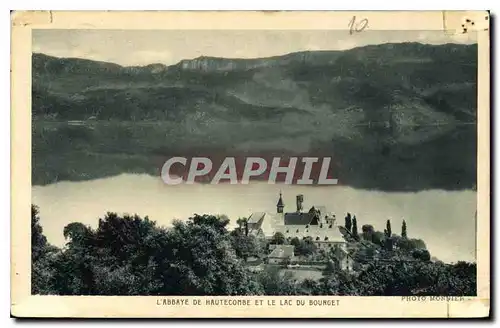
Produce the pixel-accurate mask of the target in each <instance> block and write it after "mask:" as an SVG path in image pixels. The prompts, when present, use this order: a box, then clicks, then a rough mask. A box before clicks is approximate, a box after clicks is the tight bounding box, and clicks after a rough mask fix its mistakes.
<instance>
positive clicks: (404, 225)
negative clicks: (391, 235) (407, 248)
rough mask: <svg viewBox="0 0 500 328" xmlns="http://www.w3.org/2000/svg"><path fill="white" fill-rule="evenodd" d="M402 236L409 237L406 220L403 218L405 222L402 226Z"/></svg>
mask: <svg viewBox="0 0 500 328" xmlns="http://www.w3.org/2000/svg"><path fill="white" fill-rule="evenodd" d="M401 237H403V238H405V239H406V238H408V235H407V232H406V221H405V220H403V224H402V226H401Z"/></svg>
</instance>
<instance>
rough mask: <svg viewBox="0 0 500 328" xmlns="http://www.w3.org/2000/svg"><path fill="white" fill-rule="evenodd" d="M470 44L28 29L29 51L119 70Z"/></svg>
mask: <svg viewBox="0 0 500 328" xmlns="http://www.w3.org/2000/svg"><path fill="white" fill-rule="evenodd" d="M392 42H421V43H428V44H444V43H475V42H476V40H475V34H474V33H469V34H462V35H446V34H445V33H444V32H443V31H363V32H361V33H355V34H353V35H350V34H349V31H347V30H346V31H339V30H322V31H321V30H303V31H294V30H282V31H277V30H261V31H259V30H222V31H221V30H218V31H214V30H95V29H94V30H67V29H50V30H49V29H43V30H33V44H32V50H33V52H36V53H44V54H46V55H51V56H56V57H72V58H85V59H91V60H99V61H106V62H113V63H116V64H119V65H123V66H133V65H148V64H152V63H162V64H165V65H173V64H176V63H178V62H179V61H181V60H182V59H193V58H196V57H200V56H213V57H225V58H259V57H269V56H278V55H284V54H287V53H291V52H297V51H306V50H346V49H351V48H355V47H359V46H365V45H369V44H381V43H392Z"/></svg>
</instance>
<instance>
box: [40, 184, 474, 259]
mask: <svg viewBox="0 0 500 328" xmlns="http://www.w3.org/2000/svg"><path fill="white" fill-rule="evenodd" d="M280 190H282V192H283V199H284V202H285V211H294V210H295V196H296V195H297V194H303V195H304V209H305V210H308V209H309V208H310V207H311V206H313V205H324V206H326V207H327V208H328V210H330V211H332V212H334V213H335V214H336V216H337V220H338V221H339V223H340V224H343V222H344V216H345V215H346V213H347V212H350V213H351V214H353V215H356V217H357V220H358V227H359V229H360V230H361V227H362V226H363V225H364V224H372V225H373V226H374V228H375V229H376V230H380V231H383V230H384V229H385V223H386V220H387V219H390V220H391V224H392V231H393V233H396V234H400V233H401V222H402V220H403V219H405V220H406V222H407V226H408V236H409V237H411V238H421V239H423V240H424V241H425V243H426V244H427V248H428V249H429V251H430V253H431V255H432V256H435V257H437V258H438V259H440V260H442V261H445V262H455V261H458V260H468V261H473V260H474V256H475V252H474V250H475V218H474V215H475V211H476V192H475V191H470V190H467V191H443V190H426V191H420V192H383V191H371V190H361V189H354V188H351V187H345V186H328V187H318V186H315V187H311V186H297V185H279V184H277V185H269V184H267V183H253V184H249V185H225V184H222V185H220V184H219V185H202V184H195V185H175V186H173V185H166V184H164V183H163V182H162V180H161V179H160V177H159V176H158V177H156V176H150V175H145V174H122V175H118V176H114V177H109V178H103V179H97V180H90V181H80V182H58V183H54V184H49V185H45V186H33V188H32V201H33V203H34V204H36V205H38V206H39V207H40V216H41V224H42V227H43V229H44V234H45V235H46V236H47V238H48V240H49V242H50V243H52V244H54V245H57V246H63V245H64V243H65V240H64V237H63V228H64V227H65V226H66V225H67V224H69V223H71V222H82V223H84V224H87V225H90V226H93V227H95V226H96V225H97V222H98V219H99V218H102V217H103V216H104V215H105V214H106V212H108V211H111V212H118V213H119V214H123V213H128V214H138V215H140V216H146V215H148V216H149V218H150V219H152V220H155V221H157V222H158V223H159V224H160V225H169V224H170V223H171V222H172V220H173V219H179V220H186V219H187V218H189V217H190V216H192V215H193V214H194V213H197V214H226V215H227V216H228V217H229V218H230V219H231V221H232V224H233V225H235V221H236V219H238V217H248V216H249V215H250V214H251V213H252V212H257V211H269V212H274V211H276V208H275V205H276V202H277V200H278V195H279V192H280Z"/></svg>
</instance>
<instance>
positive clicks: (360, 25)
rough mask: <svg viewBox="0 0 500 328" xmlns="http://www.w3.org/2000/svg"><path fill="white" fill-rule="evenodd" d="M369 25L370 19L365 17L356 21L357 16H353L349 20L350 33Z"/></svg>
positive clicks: (359, 30)
mask: <svg viewBox="0 0 500 328" xmlns="http://www.w3.org/2000/svg"><path fill="white" fill-rule="evenodd" d="M367 26H368V19H366V18H364V19H363V20H361V21H360V22H358V23H356V16H353V17H352V19H351V20H350V21H349V34H352V33H353V32H361V31H363V30H364V29H365V28H366V27H367Z"/></svg>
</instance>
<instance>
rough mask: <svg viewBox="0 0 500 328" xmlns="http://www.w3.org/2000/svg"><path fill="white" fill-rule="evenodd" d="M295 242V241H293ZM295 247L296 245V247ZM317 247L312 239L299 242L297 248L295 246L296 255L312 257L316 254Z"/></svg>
mask: <svg viewBox="0 0 500 328" xmlns="http://www.w3.org/2000/svg"><path fill="white" fill-rule="evenodd" d="M292 241H293V239H292ZM294 246H295V245H294ZM316 249H317V248H316V245H314V243H313V241H312V239H311V238H310V237H308V238H306V239H303V240H299V243H298V245H297V246H295V250H294V251H295V254H297V255H303V256H308V255H312V254H314V253H315V252H316Z"/></svg>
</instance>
